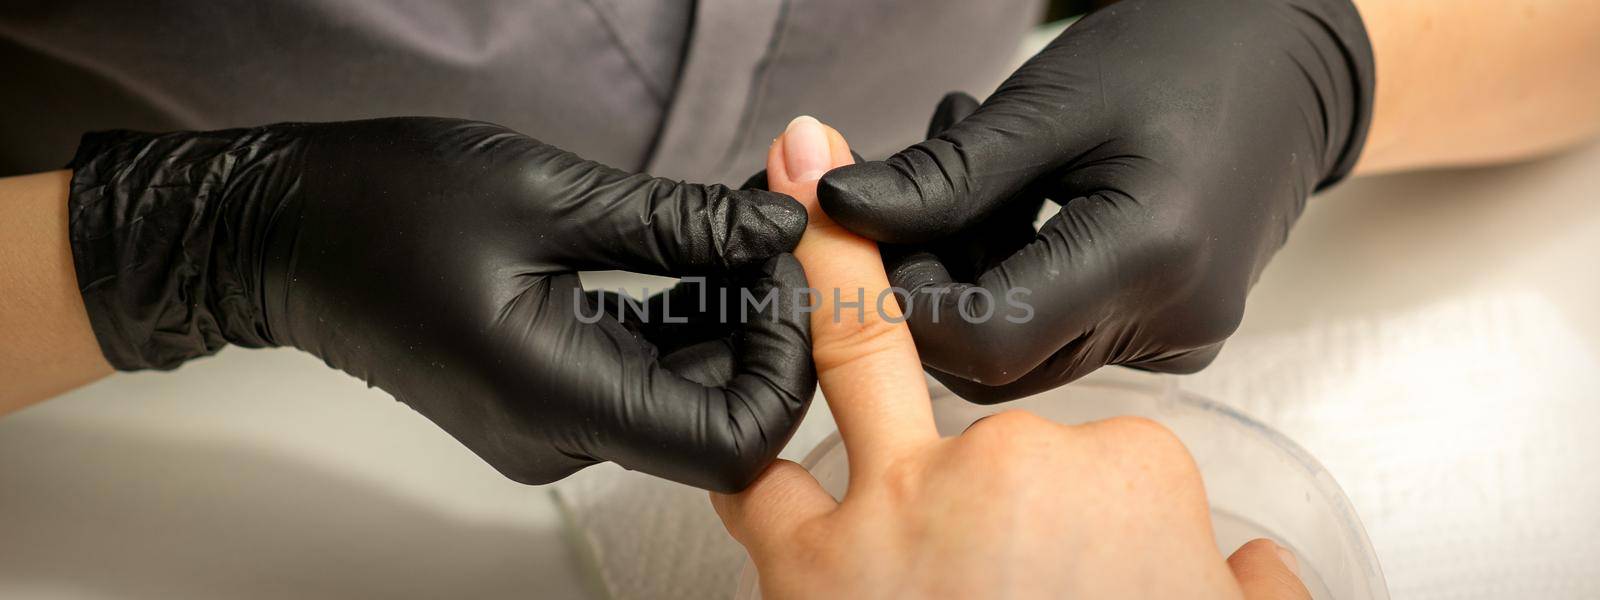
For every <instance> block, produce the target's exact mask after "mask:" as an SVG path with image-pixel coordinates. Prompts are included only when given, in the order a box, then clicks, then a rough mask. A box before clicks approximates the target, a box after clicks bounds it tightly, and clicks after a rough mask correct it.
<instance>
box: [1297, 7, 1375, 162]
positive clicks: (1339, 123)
mask: <svg viewBox="0 0 1600 600" xmlns="http://www.w3.org/2000/svg"><path fill="white" fill-rule="evenodd" d="M1292 1H1293V3H1294V4H1296V5H1298V7H1299V8H1301V9H1302V10H1303V11H1304V12H1306V14H1308V15H1310V16H1312V17H1313V18H1315V19H1317V20H1318V22H1319V23H1320V24H1321V26H1322V27H1323V28H1325V29H1326V30H1327V31H1328V32H1329V33H1330V34H1332V36H1333V39H1334V40H1335V41H1336V42H1337V43H1338V45H1339V52H1340V54H1342V57H1343V59H1344V63H1345V66H1346V68H1348V69H1349V71H1348V75H1349V76H1348V77H1334V78H1333V88H1332V89H1330V90H1329V93H1330V95H1331V96H1332V97H1331V98H1329V99H1328V100H1331V101H1333V102H1335V104H1332V106H1351V107H1353V110H1347V111H1339V112H1337V113H1335V114H1334V115H1333V116H1332V118H1333V119H1335V120H1334V121H1333V123H1331V125H1332V128H1331V130H1330V133H1331V134H1333V135H1335V136H1340V137H1336V138H1334V140H1333V141H1334V142H1335V144H1337V145H1336V147H1337V148H1339V150H1338V154H1337V158H1336V159H1335V161H1334V163H1333V167H1332V169H1330V170H1329V171H1328V174H1327V175H1326V176H1325V177H1323V179H1322V181H1320V182H1319V183H1318V184H1317V190H1318V191H1321V190H1325V189H1328V188H1329V187H1332V186H1333V185H1335V184H1337V183H1339V182H1340V181H1343V180H1344V179H1345V178H1346V177H1349V176H1350V173H1351V172H1352V171H1354V170H1355V168H1356V162H1357V161H1359V160H1360V159H1361V150H1362V149H1363V148H1365V147H1366V145H1367V130H1368V129H1370V128H1371V126H1372V104H1373V94H1374V90H1375V89H1376V87H1377V67H1376V66H1375V62H1374V59H1373V55H1372V41H1371V40H1370V39H1368V37H1367V27H1366V24H1365V23H1363V22H1362V20H1361V13H1360V12H1359V11H1357V10H1356V6H1355V3H1354V2H1353V1H1352V0H1292ZM1341 139H1342V140H1343V143H1342V144H1338V141H1339V140H1341Z"/></svg>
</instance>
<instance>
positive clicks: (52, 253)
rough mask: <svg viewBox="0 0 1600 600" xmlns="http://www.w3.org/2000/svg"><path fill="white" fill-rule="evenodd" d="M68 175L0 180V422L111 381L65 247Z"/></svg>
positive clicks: (43, 174)
mask: <svg viewBox="0 0 1600 600" xmlns="http://www.w3.org/2000/svg"><path fill="white" fill-rule="evenodd" d="M71 181H72V173H71V172H70V171H55V172H51V173H40V174H37V175H26V176H21V177H6V178H0V300H3V301H0V414H5V413H9V412H11V411H14V410H17V409H19V408H22V407H24V406H27V405H28V404H32V403H34V402H38V401H40V400H43V399H45V398H49V397H51V396H54V395H56V394H59V393H61V392H64V391H66V390H70V389H72V388H74V387H78V386H80V385H83V384H86V383H89V382H91V381H94V380H96V379H99V378H101V377H104V376H106V375H108V374H110V373H111V366H110V365H108V364H106V360H105V358H104V357H103V356H102V355H101V354H100V346H99V345H98V344H97V343H96V342H95V337H94V333H93V332H92V331H91V330H90V329H89V315H88V314H87V313H86V312H85V311H84V308H83V298H82V296H81V295H80V294H79V293H78V280H77V277H76V275H74V273H73V268H72V249H71V245H70V244H69V243H68V241H67V190H68V187H69V185H70V184H71Z"/></svg>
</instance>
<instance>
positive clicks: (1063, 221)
mask: <svg viewBox="0 0 1600 600" xmlns="http://www.w3.org/2000/svg"><path fill="white" fill-rule="evenodd" d="M1372 77H1373V65H1372V53H1371V48H1370V47H1369V43H1368V41H1367V39H1366V33H1365V30H1364V28H1363V25H1362V23H1361V20H1360V17H1359V15H1358V14H1357V13H1356V10H1355V8H1354V7H1353V6H1352V5H1351V4H1350V1H1349V0H1124V1H1123V2H1119V3H1117V4H1114V5H1112V6H1110V7H1108V8H1105V9H1102V10H1100V11H1099V12H1096V13H1093V14H1090V15H1089V16H1087V17H1085V18H1084V19H1082V20H1081V21H1079V22H1078V23H1077V24H1075V25H1073V26H1072V27H1071V28H1070V29H1068V30H1067V31H1066V32H1065V33H1064V34H1062V35H1061V37H1060V38H1058V39H1057V40H1055V41H1054V42H1053V43H1051V44H1050V46H1049V47H1047V48H1046V49H1045V50H1044V51H1043V52H1041V53H1039V55H1038V56H1036V57H1034V58H1033V59H1032V60H1030V61H1029V62H1028V63H1027V64H1026V65H1024V66H1023V67H1021V68H1020V69H1018V70H1017V72H1016V73H1015V74H1013V75H1012V76H1011V77H1010V79H1008V80H1007V81H1006V82H1005V83H1004V84H1002V85H1001V86H1000V88H999V89H998V90H997V91H996V92H995V94H994V95H993V96H992V97H990V98H989V99H988V100H987V101H986V102H985V103H984V104H983V105H982V106H981V107H978V108H977V109H976V112H973V113H972V114H971V115H970V116H966V117H965V118H964V119H961V120H960V121H959V122H958V123H956V124H954V125H953V126H951V127H950V128H949V129H948V130H945V131H943V132H942V133H940V134H938V135H937V136H936V137H934V138H933V139H930V140H928V141H926V142H923V143H920V144H917V145H915V146H912V147H911V148H908V149H906V150H904V151H902V152H900V153H898V154H896V155H894V156H893V157H890V158H889V159H888V160H887V161H883V162H875V163H866V164H861V165H855V166H849V167H844V168H841V169H838V170H835V171H833V172H831V173H829V174H828V175H826V176H824V177H823V179H822V182H821V185H820V187H819V196H820V200H821V203H822V207H823V208H824V209H825V210H827V212H828V214H829V216H831V217H833V219H834V220H836V221H838V222H839V223H840V224H842V225H844V226H845V227H847V228H849V229H851V230H852V231H855V232H857V233H859V234H861V235H864V236H867V237H870V238H873V239H876V240H879V241H882V242H889V243H893V244H911V245H918V246H917V248H913V249H912V251H906V249H903V248H902V249H898V251H897V252H894V253H891V258H889V259H888V260H889V261H890V263H891V264H890V265H889V267H890V275H891V280H892V281H893V282H894V284H895V285H896V286H898V287H901V288H905V289H908V290H913V292H914V293H913V294H912V300H911V302H910V303H909V304H910V306H909V308H910V312H911V314H910V326H911V330H912V333H913V334H914V336H915V337H916V340H917V346H918V349H919V350H920V351H921V353H922V359H923V361H924V363H925V364H926V366H928V367H929V368H930V371H931V372H932V373H933V374H934V375H935V376H936V377H937V378H938V379H939V380H940V381H942V382H944V383H945V384H946V385H948V386H949V387H950V388H951V389H953V390H954V391H956V392H957V393H958V394H961V395H962V396H964V397H966V398H968V399H971V400H975V401H980V402H998V401H1003V400H1008V399H1012V398H1017V397H1021V396H1025V395H1029V394H1033V393H1036V392H1039V391H1043V390H1047V389H1050V388H1053V387H1056V386H1059V385H1061V384H1064V383H1066V382H1069V381H1071V380H1073V379H1076V378H1078V377H1080V376H1082V375H1084V374H1087V373H1088V372H1090V371H1092V370H1094V369H1096V368H1099V367H1100V366H1103V365H1108V364H1120V365H1129V366H1134V367H1138V368H1143V369H1149V370H1157V371H1168V372H1190V371H1194V370H1197V369H1199V368H1201V367H1203V366H1205V365H1206V364H1208V363H1209V362H1210V361H1211V360H1212V359H1213V358H1214V357H1215V356H1216V354H1217V352H1218V350H1219V349H1220V348H1221V345H1222V342H1223V340H1224V339H1226V338H1227V337H1228V336H1229V335H1230V334H1231V333H1232V332H1233V331H1234V330H1235V329H1236V328H1237V326H1238V323H1239V320H1240V317H1241V315H1242V313H1243V310H1244V302H1245V295H1246V293H1247V292H1248V291H1249V289H1250V286H1251V285H1252V284H1253V283H1254V282H1255V280H1256V278H1257V277H1258V276H1259V275H1260V273H1261V270H1262V268H1263V267H1264V266H1265V265H1266V263H1267V261H1268V259H1269V258H1270V257H1271V256H1272V255H1273V253H1274V252H1276V251H1277V250H1278V248H1279V247H1281V246H1282V245H1283V243H1284V240H1285V238H1286V236H1287V235H1288V233H1289V229H1290V227H1291V226H1292V225H1293V224H1294V222H1295V219H1296V218H1297V217H1298V216H1299V215H1300V212H1301V209H1302V208H1303V206H1304V204H1305V201H1306V198H1307V197H1308V196H1310V195H1311V194H1312V192H1313V191H1315V190H1317V189H1319V188H1320V187H1326V186H1328V185H1331V184H1332V183H1334V182H1336V181H1338V180H1339V179H1340V178H1342V177H1344V176H1345V175H1346V174H1347V173H1349V172H1350V170H1351V169H1352V167H1353V166H1354V164H1355V161H1356V158H1357V156H1358V154H1359V152H1360V149H1361V146H1362V143H1363V140H1364V138H1365V135H1366V128H1367V123H1368V122H1369V116H1368V113H1369V111H1370V107H1371V102H1372V89H1373V81H1372ZM963 103H964V101H963V100H960V99H950V100H947V101H946V104H945V105H943V107H942V108H941V110H942V111H954V112H964V111H963V110H962V108H961V106H960V105H961V104H963ZM936 128H937V124H936ZM1043 198H1049V199H1051V200H1054V201H1056V202H1058V203H1060V204H1061V212H1060V214H1059V215H1057V216H1055V217H1054V218H1052V219H1050V221H1049V222H1048V223H1046V224H1045V225H1044V227H1043V228H1042V230H1040V231H1038V232H1037V233H1035V232H1034V231H1033V229H1032V227H1031V226H1021V225H1019V224H1021V223H1027V222H1028V221H1031V219H1032V217H1033V215H1034V214H1035V213H1034V212H1033V211H1034V210H1035V209H1036V208H1037V207H1038V206H1039V203H1040V200H1041V199H1043ZM918 248H920V249H922V250H925V251H920V252H919V251H915V250H916V249H918ZM963 248H965V250H963ZM893 254H899V255H900V256H899V257H898V258H895V257H894V256H892V255H893ZM980 291H982V292H987V294H981V293H979V292H980ZM932 292H938V293H932ZM1008 293H1011V294H1012V296H1011V297H1010V298H1011V299H1012V300H1015V301H1016V302H1008V296H1007V294H1008ZM1019 304H1026V305H1028V306H1030V307H1031V308H1032V309H1033V314H1031V315H1028V314H1027V312H1026V311H1025V310H1022V309H1020V308H1015V307H1016V306H1017V305H1019ZM936 308H937V309H938V317H939V321H938V322H934V320H933V319H934V317H935V309H936ZM991 308H992V309H994V311H993V313H994V316H993V317H992V318H988V319H986V320H985V319H982V318H981V317H982V316H983V315H985V314H987V313H988V312H989V311H990V309H991ZM961 310H964V311H965V314H966V315H969V316H971V317H972V318H962V317H961V316H959V313H958V311H961ZM1008 316H1009V317H1013V319H1012V320H1008V319H1007V318H1006V317H1008ZM1014 321H1023V322H1014Z"/></svg>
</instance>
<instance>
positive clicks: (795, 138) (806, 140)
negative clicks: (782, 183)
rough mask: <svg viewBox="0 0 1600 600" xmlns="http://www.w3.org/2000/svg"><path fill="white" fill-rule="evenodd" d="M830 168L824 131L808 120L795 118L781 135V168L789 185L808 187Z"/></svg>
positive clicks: (829, 155)
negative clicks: (785, 173)
mask: <svg viewBox="0 0 1600 600" xmlns="http://www.w3.org/2000/svg"><path fill="white" fill-rule="evenodd" d="M832 164H833V157H832V156H831V153H830V151H829V148H828V131H827V130H826V129H824V128H823V127H822V123H821V122H819V121H817V120H816V119H814V118H812V117H810V116H799V117H795V119H794V120H793V121H790V122H789V127H787V128H786V129H784V131H783V167H784V169H785V170H787V171H788V172H789V181H793V182H796V183H809V182H812V181H816V180H818V179H821V178H822V174H823V173H827V172H828V167H829V166H831V165H832Z"/></svg>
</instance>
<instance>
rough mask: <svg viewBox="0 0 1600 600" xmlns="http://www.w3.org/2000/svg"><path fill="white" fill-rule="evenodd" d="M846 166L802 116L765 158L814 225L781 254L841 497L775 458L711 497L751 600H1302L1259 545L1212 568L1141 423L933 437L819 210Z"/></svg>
mask: <svg viewBox="0 0 1600 600" xmlns="http://www.w3.org/2000/svg"><path fill="white" fill-rule="evenodd" d="M849 162H850V154H849V150H848V147H847V146H846V144H845V142H844V139H843V138H842V137H840V136H839V134H838V133H837V132H835V131H833V130H831V129H827V128H825V127H824V126H822V125H821V124H819V123H817V122H816V121H815V120H812V119H809V118H802V119H797V120H796V121H795V122H794V123H793V124H791V125H790V127H789V130H788V131H787V132H785V133H784V135H783V137H781V138H780V139H779V140H778V141H777V142H775V143H774V145H773V148H772V150H771V152H770V155H769V158H768V161H767V168H768V171H767V175H768V184H769V185H770V186H771V189H772V190H773V191H776V192H782V193H786V194H789V195H791V196H793V197H795V198H797V199H799V200H800V201H801V202H802V203H805V204H806V205H807V207H808V209H809V210H810V211H811V225H810V229H809V230H808V232H807V233H806V235H805V237H804V238H803V239H802V240H801V243H800V246H799V248H798V249H796V251H795V254H796V255H797V256H798V257H799V259H800V261H801V264H802V265H804V267H805V269H806V273H807V276H808V278H809V280H810V282H811V284H812V285H813V286H814V287H816V288H817V289H819V290H820V291H821V293H822V302H821V303H820V306H819V307H818V310H817V312H815V313H813V314H812V336H813V351H812V352H813V357H814V359H815V361H816V366H817V375H818V379H819V381H820V383H821V385H822V391H823V394H824V395H825V396H826V397H827V400H828V405H829V407H830V408H831V409H832V410H833V414H834V417H835V418H836V419H837V420H838V422H839V430H840V434H841V435H842V436H843V438H844V443H845V446H846V448H847V449H848V451H849V457H850V488H849V492H848V495H847V496H846V498H845V499H844V501H843V502H835V501H834V499H833V498H832V497H830V496H829V495H828V493H827V492H825V491H823V489H822V487H821V486H820V485H818V483H817V481H816V480H815V479H812V478H811V476H810V474H809V473H807V472H806V471H805V470H804V469H803V468H801V467H800V466H799V465H796V464H794V463H791V462H784V461H780V462H778V463H776V464H774V465H773V466H772V467H770V468H769V469H767V471H766V472H764V473H763V474H762V475H761V476H760V477H759V478H758V479H757V480H756V482H755V483H754V484H753V485H751V486H750V488H749V489H747V490H745V491H744V492H742V493H740V494H737V495H733V496H724V495H717V494H713V495H712V503H713V504H714V505H715V507H716V509H717V513H718V514H719V515H721V516H722V520H723V523H724V524H725V525H726V526H727V527H728V531H729V532H730V533H732V534H733V536H734V538H736V539H738V540H739V542H740V543H741V544H744V546H745V548H746V549H748V550H749V551H750V555H751V557H752V558H753V560H754V561H755V564H756V567H757V570H758V571H759V572H760V575H761V586H762V592H763V594H764V596H765V597H766V598H769V599H773V598H928V597H950V598H1034V597H1080V598H1132V597H1147V598H1178V597H1182V598H1199V597H1213V598H1239V597H1247V598H1306V597H1309V594H1308V593H1307V592H1306V590H1305V588H1304V587H1303V586H1302V585H1301V583H1300V581H1299V579H1298V578H1297V577H1296V576H1295V574H1294V567H1293V566H1291V565H1293V564H1294V561H1293V558H1292V556H1290V555H1288V553H1287V552H1286V551H1281V550H1280V549H1279V548H1278V546H1276V545H1275V544H1273V543H1272V542H1270V541H1266V540H1258V541H1256V542H1252V543H1250V544H1248V545H1246V546H1245V547H1244V548H1241V549H1240V550H1239V552H1237V553H1235V554H1234V556H1233V557H1232V558H1231V559H1229V560H1228V561H1226V562H1224V561H1223V558H1222V555H1221V554H1220V553H1219V552H1218V551H1217V548H1216V543H1215V541H1214V539H1213V535H1212V532H1211V522H1210V519H1209V516H1208V510H1207V505H1206V497H1205V490H1204V489H1203V487H1202V485H1201V480H1200V476H1199V474H1198V472H1197V471H1196V468H1195V465H1194V462H1193V460H1192V459H1191V458H1190V456H1189V454H1188V452H1187V451H1186V450H1185V449H1184V447H1183V444H1182V443H1180V442H1179V441H1178V440H1177V438H1175V437H1174V436H1173V434H1172V433H1171V432H1169V431H1167V430H1166V429H1164V428H1162V427H1161V426H1160V425H1157V424H1155V423H1153V422H1150V421H1145V420H1140V419H1128V418H1124V419H1113V420H1110V421H1102V422H1098V423H1091V424H1088V425H1082V426H1077V427H1068V426H1063V425H1058V424H1055V423H1051V422H1048V421H1046V420H1044V419H1041V418H1039V417H1036V416H1033V415H1031V414H1029V413H1026V412H1020V411H1017V412H1008V413H1003V414H1000V415H995V416H993V417H990V418H987V419H984V420H982V421H980V422H978V423H977V424H975V425H973V426H972V427H971V428H970V429H968V430H967V431H966V432H965V433H964V434H962V435H960V436H958V437H955V438H950V439H940V438H939V435H938V433H937V431H936V430H935V428H934V421H933V414H932V411H931V409H930V406H929V403H928V394H927V389H926V387H925V386H924V383H923V378H922V369H921V366H920V364H919V362H918V360H917V353H916V349H915V347H914V346H913V344H912V340H911V335H910V333H909V332H908V331H907V329H906V327H905V325H903V324H901V323H899V322H897V321H898V320H899V315H900V313H899V307H898V305H897V303H895V302H892V301H891V302H885V303H880V304H881V308H880V307H876V306H874V302H873V299H875V298H877V297H878V294H879V293H880V292H881V291H882V290H885V289H888V287H889V284H888V280H887V277H886V276H885V275H884V272H883V269H882V266H881V263H880V262H879V258H878V251H877V246H876V245H875V244H873V243H872V242H870V241H867V240H865V239H862V238H859V237H856V236H855V235H853V234H851V233H849V232H848V231H846V230H844V229H842V228H840V227H837V226H835V225H834V224H833V223H832V222H831V221H830V220H829V219H827V218H826V216H825V215H822V214H821V213H820V211H819V210H818V209H817V208H816V200H815V199H816V180H817V178H818V176H820V175H821V174H822V172H823V171H825V170H827V169H828V168H830V167H833V166H838V165H840V164H847V163H849ZM833 290H841V294H840V295H841V296H842V299H843V300H844V301H845V302H851V301H854V300H856V299H858V298H860V297H862V296H864V297H865V298H866V299H867V301H866V303H865V308H864V310H862V311H861V312H860V313H857V312H856V310H854V307H851V308H850V309H849V310H844V311H841V310H840V306H841V305H840V303H838V302H835V301H833V297H832V296H833V295H834V292H833ZM858 290H859V291H858ZM880 311H881V312H880ZM841 312H842V313H843V314H841ZM1280 556H1281V557H1282V558H1280ZM1230 570H1231V572H1230Z"/></svg>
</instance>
